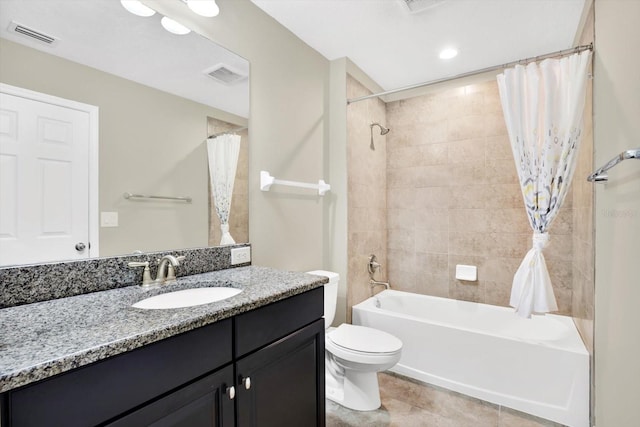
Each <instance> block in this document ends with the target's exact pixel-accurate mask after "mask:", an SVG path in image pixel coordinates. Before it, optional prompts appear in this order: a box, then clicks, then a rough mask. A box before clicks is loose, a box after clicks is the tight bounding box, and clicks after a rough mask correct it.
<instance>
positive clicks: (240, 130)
mask: <svg viewBox="0 0 640 427" xmlns="http://www.w3.org/2000/svg"><path fill="white" fill-rule="evenodd" d="M247 129H249V128H248V127H247V126H243V127H239V128H235V129H229V130H225V131H224V132H219V133H214V134H213V135H209V136H208V137H207V139H209V138H217V137H219V136H222V135H227V134H230V133H236V132H242V131H243V130H247Z"/></svg>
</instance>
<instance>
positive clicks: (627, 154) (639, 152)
mask: <svg viewBox="0 0 640 427" xmlns="http://www.w3.org/2000/svg"><path fill="white" fill-rule="evenodd" d="M627 159H640V148H635V149H633V150H627V151H623V152H622V153H620V154H618V155H617V156H615V157H614V158H613V159H611V160H609V161H608V162H607V164H606V165H604V166H602V167H601V168H600V169H598V170H596V171H595V172H594V173H592V174H591V175H589V176H588V177H587V181H589V182H607V181H608V180H609V176H608V175H607V174H606V173H605V172H606V171H608V170H609V169H611V168H612V167H614V166H615V165H617V164H618V163H620V162H621V161H623V160H627Z"/></svg>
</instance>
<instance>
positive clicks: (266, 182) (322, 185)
mask: <svg viewBox="0 0 640 427" xmlns="http://www.w3.org/2000/svg"><path fill="white" fill-rule="evenodd" d="M273 184H278V185H286V186H289V187H299V188H311V189H313V190H318V195H320V196H324V194H325V193H326V192H327V191H329V190H331V186H330V185H329V184H327V183H326V182H324V181H323V180H319V181H318V183H317V184H311V183H306V182H298V181H287V180H284V179H275V178H274V177H272V176H271V175H270V174H269V172H267V171H260V190H262V191H269V189H270V188H271V186H272V185H273Z"/></svg>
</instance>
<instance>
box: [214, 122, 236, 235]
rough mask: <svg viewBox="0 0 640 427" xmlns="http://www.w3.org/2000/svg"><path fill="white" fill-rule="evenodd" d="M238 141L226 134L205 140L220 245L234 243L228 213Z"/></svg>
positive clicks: (234, 174) (234, 175)
mask: <svg viewBox="0 0 640 427" xmlns="http://www.w3.org/2000/svg"><path fill="white" fill-rule="evenodd" d="M240 139H241V138H240V136H239V135H229V134H227V135H220V136H217V137H215V138H209V139H208V140H207V152H208V154H209V178H210V180H211V197H213V203H214V205H215V207H216V213H217V214H218V218H220V230H221V231H222V238H221V240H220V244H221V245H232V244H234V243H235V242H236V241H235V240H233V237H231V233H229V211H230V210H231V197H232V195H233V183H234V182H235V179H236V168H237V166H238V155H239V153H240Z"/></svg>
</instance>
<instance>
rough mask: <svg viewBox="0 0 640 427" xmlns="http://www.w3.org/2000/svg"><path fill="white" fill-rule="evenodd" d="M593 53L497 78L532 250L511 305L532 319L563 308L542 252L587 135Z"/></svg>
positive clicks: (546, 62) (523, 68) (548, 61)
mask: <svg viewBox="0 0 640 427" xmlns="http://www.w3.org/2000/svg"><path fill="white" fill-rule="evenodd" d="M590 55H591V52H590V51H585V52H582V53H581V54H574V55H571V56H569V57H565V58H561V59H546V60H544V61H542V62H541V63H540V64H537V63H531V64H529V65H527V66H521V65H517V66H516V67H515V68H512V69H507V70H505V71H504V73H502V74H499V75H498V88H499V90H500V99H501V101H502V110H503V112H504V118H505V122H506V125H507V130H508V133H509V140H510V142H511V148H512V151H513V157H514V160H515V162H516V168H517V169H518V178H519V180H520V186H521V190H522V196H523V198H524V205H525V209H526V212H527V215H528V217H529V223H530V225H531V228H532V229H533V246H532V248H531V250H529V252H528V253H527V254H526V256H525V257H524V259H523V261H522V263H521V264H520V267H519V268H518V271H517V272H516V274H515V276H514V278H513V285H512V288H511V299H510V304H511V306H512V307H514V308H515V311H516V313H517V314H518V315H520V316H522V317H527V318H528V317H531V314H532V313H536V314H542V313H547V312H549V311H556V310H558V306H557V304H556V299H555V295H554V293H553V287H552V286H551V279H550V277H549V273H548V271H547V266H546V263H545V260H544V256H543V254H542V249H543V248H544V247H545V246H546V245H547V243H548V242H549V234H548V232H547V230H548V229H549V226H550V225H551V223H552V221H553V219H554V218H555V217H556V215H557V213H558V211H559V210H560V207H561V206H562V203H563V201H564V198H565V196H566V194H567V191H568V189H569V185H570V183H571V178H572V176H573V172H574V169H575V163H576V158H577V154H576V153H577V150H578V148H579V146H580V139H581V133H582V114H583V110H584V101H585V91H586V81H587V69H588V64H589V57H590Z"/></svg>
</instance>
